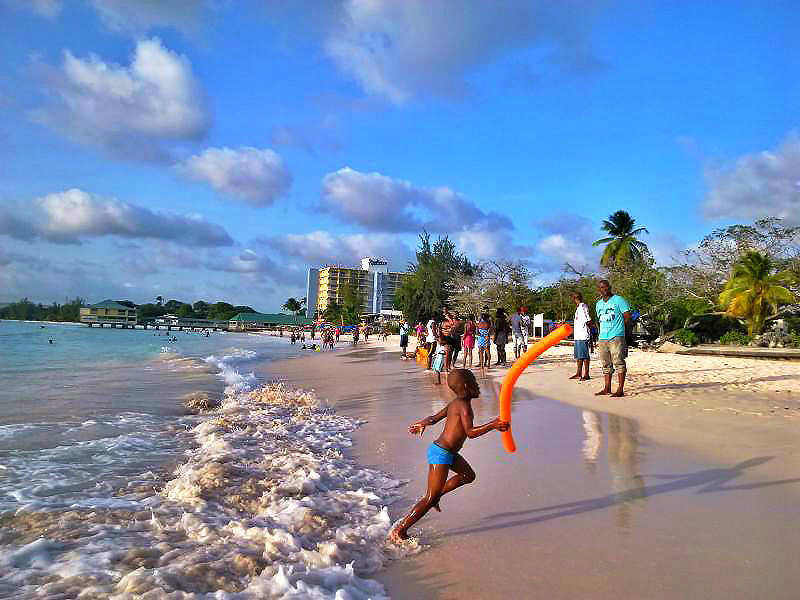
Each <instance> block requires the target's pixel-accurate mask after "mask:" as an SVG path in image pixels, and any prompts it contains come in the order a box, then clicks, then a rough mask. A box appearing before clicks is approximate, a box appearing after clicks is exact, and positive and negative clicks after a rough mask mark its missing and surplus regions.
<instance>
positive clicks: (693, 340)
mask: <svg viewBox="0 0 800 600" xmlns="http://www.w3.org/2000/svg"><path fill="white" fill-rule="evenodd" d="M674 339H675V341H676V342H678V343H679V344H680V345H681V346H696V345H697V344H698V339H697V334H696V333H695V332H694V331H690V330H688V329H678V331H676V332H675V338H674Z"/></svg>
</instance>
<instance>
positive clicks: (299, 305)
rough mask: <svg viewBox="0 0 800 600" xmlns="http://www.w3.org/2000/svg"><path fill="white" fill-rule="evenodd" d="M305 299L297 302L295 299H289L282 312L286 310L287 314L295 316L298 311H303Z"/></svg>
mask: <svg viewBox="0 0 800 600" xmlns="http://www.w3.org/2000/svg"><path fill="white" fill-rule="evenodd" d="M305 300H306V299H305V298H303V299H302V300H297V299H296V298H289V299H288V300H287V301H286V304H284V305H283V310H288V311H289V312H292V313H294V314H295V315H297V314H298V313H299V312H300V311H302V310H303V304H305V303H306V302H305Z"/></svg>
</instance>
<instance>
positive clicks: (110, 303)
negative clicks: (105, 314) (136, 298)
mask: <svg viewBox="0 0 800 600" xmlns="http://www.w3.org/2000/svg"><path fill="white" fill-rule="evenodd" d="M89 308H116V309H117V310H134V309H132V308H131V307H130V306H125V305H124V304H120V303H119V302H114V301H113V300H103V301H102V302H98V303H97V304H90V305H89Z"/></svg>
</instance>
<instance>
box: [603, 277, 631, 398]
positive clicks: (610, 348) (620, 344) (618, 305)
mask: <svg viewBox="0 0 800 600" xmlns="http://www.w3.org/2000/svg"><path fill="white" fill-rule="evenodd" d="M597 292H598V293H599V294H600V300H598V301H597V305H596V306H595V311H596V313H597V320H598V321H599V322H600V335H599V340H598V343H597V352H598V354H599V355H600V360H601V362H602V363H603V376H604V377H605V386H604V387H603V389H602V390H600V391H599V392H597V393H596V394H595V396H606V395H609V394H610V395H611V396H612V397H613V398H619V397H621V396H624V395H625V370H626V369H625V358H627V356H628V346H627V345H626V344H625V330H626V329H627V328H628V327H629V326H630V323H631V308H630V306H628V302H627V301H626V300H625V298H623V297H622V296H616V295H614V294H613V293H612V291H611V284H610V283H609V282H608V280H607V279H601V280H599V281H598V282H597ZM614 371H616V372H617V391H616V392H614V393H613V394H612V393H611V375H613V374H614Z"/></svg>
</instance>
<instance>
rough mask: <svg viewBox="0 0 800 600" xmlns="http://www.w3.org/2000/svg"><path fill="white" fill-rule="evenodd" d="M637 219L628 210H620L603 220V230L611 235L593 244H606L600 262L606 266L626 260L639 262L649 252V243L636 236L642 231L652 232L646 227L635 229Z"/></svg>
mask: <svg viewBox="0 0 800 600" xmlns="http://www.w3.org/2000/svg"><path fill="white" fill-rule="evenodd" d="M634 223H636V219H634V218H633V217H631V216H630V215H629V214H628V213H627V212H626V211H624V210H618V211H617V212H615V213H614V214H613V215H610V216H609V217H608V219H606V220H605V221H603V231H606V232H607V233H609V234H610V235H609V237H604V238H602V239H599V240H597V241H596V242H595V243H594V244H592V246H599V245H600V244H606V247H605V250H603V256H602V257H601V258H600V264H601V265H603V266H604V267H611V266H614V265H617V264H620V263H624V262H628V261H630V262H639V261H641V260H642V258H644V255H645V253H646V252H648V248H647V244H645V243H644V242H640V241H639V240H637V239H636V236H637V235H639V234H640V233H642V232H644V233H650V232H649V231H647V229H645V228H644V227H640V228H639V229H634V228H633V225H634Z"/></svg>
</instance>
